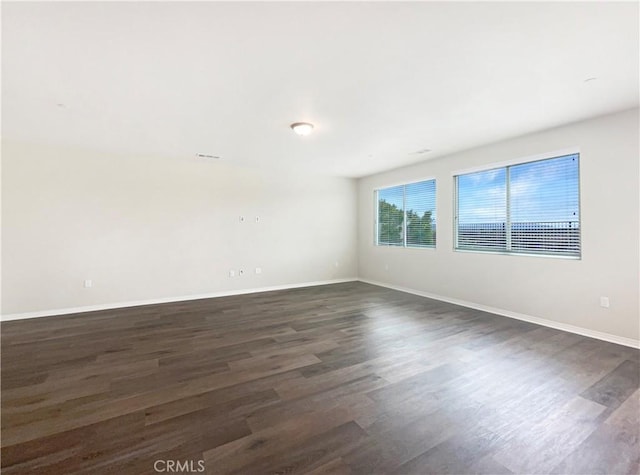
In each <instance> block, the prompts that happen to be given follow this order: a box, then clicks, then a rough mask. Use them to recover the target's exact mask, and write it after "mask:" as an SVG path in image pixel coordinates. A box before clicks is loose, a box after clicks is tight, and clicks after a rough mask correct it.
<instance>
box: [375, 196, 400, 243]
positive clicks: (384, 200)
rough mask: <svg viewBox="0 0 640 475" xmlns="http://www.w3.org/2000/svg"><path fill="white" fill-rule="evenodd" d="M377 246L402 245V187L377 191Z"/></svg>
mask: <svg viewBox="0 0 640 475" xmlns="http://www.w3.org/2000/svg"><path fill="white" fill-rule="evenodd" d="M378 244H379V245H382V246H403V245H404V187H403V186H394V187H393V188H385V189H383V190H378Z"/></svg>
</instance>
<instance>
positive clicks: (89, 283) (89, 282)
mask: <svg viewBox="0 0 640 475" xmlns="http://www.w3.org/2000/svg"><path fill="white" fill-rule="evenodd" d="M91 287H93V281H92V280H91V279H87V280H85V281H84V288H85V289H88V288H91Z"/></svg>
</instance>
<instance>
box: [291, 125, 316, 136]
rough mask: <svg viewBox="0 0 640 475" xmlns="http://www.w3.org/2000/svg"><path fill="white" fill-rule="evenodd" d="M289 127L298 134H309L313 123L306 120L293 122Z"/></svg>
mask: <svg viewBox="0 0 640 475" xmlns="http://www.w3.org/2000/svg"><path fill="white" fill-rule="evenodd" d="M291 129H292V130H293V131H294V132H295V133H296V134H298V135H309V134H310V133H311V132H312V131H313V124H310V123H308V122H294V123H293V124H291Z"/></svg>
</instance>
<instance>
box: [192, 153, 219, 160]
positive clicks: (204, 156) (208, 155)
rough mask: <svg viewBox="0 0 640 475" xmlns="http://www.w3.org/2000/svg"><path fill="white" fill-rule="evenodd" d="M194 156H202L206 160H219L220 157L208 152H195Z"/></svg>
mask: <svg viewBox="0 0 640 475" xmlns="http://www.w3.org/2000/svg"><path fill="white" fill-rule="evenodd" d="M196 158H204V159H206V160H219V159H220V157H219V156H217V155H210V154H208V153H196Z"/></svg>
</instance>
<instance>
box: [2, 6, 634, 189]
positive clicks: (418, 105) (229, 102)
mask: <svg viewBox="0 0 640 475" xmlns="http://www.w3.org/2000/svg"><path fill="white" fill-rule="evenodd" d="M638 35H639V32H638V4H637V3H636V2H632V3H608V2H599V3H598V2H594V3H576V2H569V3H479V2H478V3H440V2H438V3H435V2H430V3H415V2H414V3H399V2H398V3H396V2H389V3H379V2H377V3H363V2H357V3H334V2H323V3H266V2H260V3H179V2H176V3H164V2H163V3H146V2H135V3H115V2H113V3H91V2H86V3H5V2H3V5H2V114H3V117H2V125H3V128H2V133H3V136H4V138H10V139H16V140H28V141H37V142H45V143H56V144H65V145H76V146H83V147H90V148H93V149H99V150H106V151H114V152H127V153H129V152H132V153H144V154H154V155H162V156H180V157H185V158H189V159H192V158H193V156H194V154H195V153H197V152H201V153H207V154H213V155H220V156H222V157H223V159H224V160H228V161H230V162H233V163H238V164H241V165H248V166H260V167H265V166H266V167H275V168H276V169H292V170H304V171H311V172H318V173H328V174H335V175H343V176H364V175H367V174H371V173H374V172H378V171H382V170H386V169H389V168H394V167H397V166H402V165H406V164H409V163H413V162H416V161H422V160H425V159H428V158H434V157H437V156H442V155H445V154H447V153H451V152H453V151H456V150H461V149H466V148H470V147H473V146H476V145H480V144H484V143H489V142H493V141H497V140H501V139H504V138H507V137H512V136H516V135H520V134H524V133H527V132H532V131H536V130H540V129H544V128H548V127H552V126H555V125H559V124H563V123H567V122H572V121H576V120H580V119H584V118H588V117H592V116H596V115H601V114H605V113H608V112H613V111H616V110H622V109H626V108H631V107H635V106H637V105H638V100H639V98H638V81H639V78H638V63H639V59H638V56H639V51H638V40H639V38H638ZM590 77H597V78H598V79H597V80H595V81H590V82H586V83H585V82H584V80H585V79H587V78H590ZM57 104H64V106H65V107H61V106H58V105H57ZM296 121H309V122H312V123H314V124H315V126H316V128H315V131H314V133H313V134H312V135H310V136H308V137H298V136H296V135H294V134H293V133H292V132H291V130H289V124H290V123H292V122H296ZM425 148H428V149H432V152H430V153H428V154H422V155H420V154H415V153H412V152H415V151H417V150H421V149H425Z"/></svg>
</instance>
